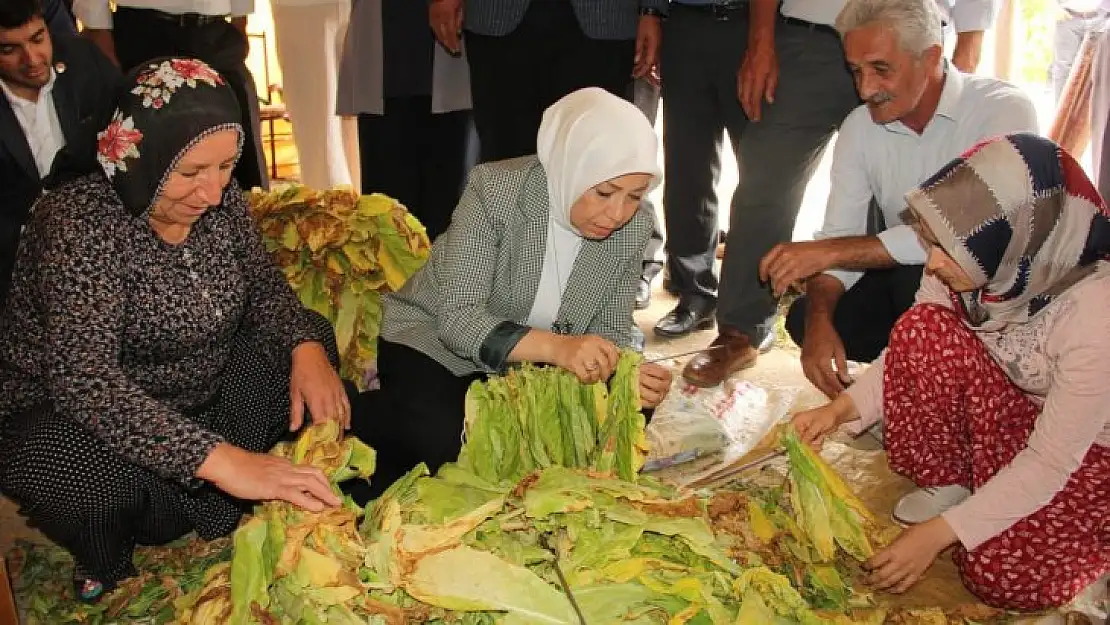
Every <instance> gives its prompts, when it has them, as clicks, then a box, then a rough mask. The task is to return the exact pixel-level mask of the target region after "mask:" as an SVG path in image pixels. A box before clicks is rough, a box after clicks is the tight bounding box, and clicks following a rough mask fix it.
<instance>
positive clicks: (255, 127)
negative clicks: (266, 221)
mask: <svg viewBox="0 0 1110 625" xmlns="http://www.w3.org/2000/svg"><path fill="white" fill-rule="evenodd" d="M162 15H163V14H160V13H159V12H158V11H153V10H150V9H133V8H129V7H120V8H119V9H117V10H116V13H115V18H114V20H115V21H114V25H113V26H112V34H113V38H114V39H115V44H116V56H117V57H118V58H119V62H120V65H122V66H123V71H125V72H126V71H129V70H130V69H131V68H133V67H135V66H137V65H139V64H140V63H142V62H144V61H147V60H150V59H152V58H156V57H163V56H189V57H195V58H198V59H200V60H202V61H204V62H205V63H208V64H209V65H211V66H212V67H213V68H214V69H216V70H217V71H219V72H220V73H221V74H223V76H224V77H225V78H226V79H227V83H228V85H229V86H230V87H231V88H232V89H233V90H234V91H235V97H236V98H238V99H239V107H240V108H241V109H242V124H243V131H244V132H245V133H246V136H245V137H244V138H243V139H244V140H243V155H242V156H241V157H240V158H239V162H238V163H237V164H236V165H235V179H236V180H238V181H239V184H240V185H242V187H243V188H244V189H248V190H249V189H251V188H253V187H262V188H264V189H266V188H269V186H270V178H269V176H268V175H267V173H266V156H265V153H264V152H263V149H262V132H261V126H260V123H259V118H258V115H259V113H258V91H257V90H256V88H255V85H254V77H253V76H251V73H250V70H248V69H247V65H246V58H247V48H248V43H247V40H246V38H245V37H243V34H242V33H241V32H239V30H238V29H237V28H235V27H234V26H232V25H231V24H230V23H228V22H226V21H216V22H212V23H210V24H206V25H204V26H196V27H193V26H180V25H179V24H177V23H174V22H172V21H170V20H167V19H165V18H164V17H163V16H162Z"/></svg>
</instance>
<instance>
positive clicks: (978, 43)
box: [952, 30, 983, 74]
mask: <svg viewBox="0 0 1110 625" xmlns="http://www.w3.org/2000/svg"><path fill="white" fill-rule="evenodd" d="M982 54H983V31H981V30H969V31H965V32H962V33H960V34H958V35H956V47H955V48H954V49H953V50H952V64H953V65H955V66H956V69H958V70H960V71H961V72H963V73H965V74H974V73H975V70H976V68H978V67H979V59H980V57H981V56H982Z"/></svg>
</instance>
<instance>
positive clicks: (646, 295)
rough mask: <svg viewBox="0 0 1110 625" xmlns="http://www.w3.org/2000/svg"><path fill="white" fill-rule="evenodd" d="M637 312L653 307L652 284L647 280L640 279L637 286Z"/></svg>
mask: <svg viewBox="0 0 1110 625" xmlns="http://www.w3.org/2000/svg"><path fill="white" fill-rule="evenodd" d="M635 306H636V310H643V309H645V308H647V307H648V306H651V283H650V282H648V281H647V279H646V278H640V283H639V284H637V285H636V305H635Z"/></svg>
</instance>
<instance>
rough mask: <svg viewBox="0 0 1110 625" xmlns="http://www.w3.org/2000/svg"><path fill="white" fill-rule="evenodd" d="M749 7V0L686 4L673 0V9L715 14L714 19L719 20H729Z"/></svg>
mask: <svg viewBox="0 0 1110 625" xmlns="http://www.w3.org/2000/svg"><path fill="white" fill-rule="evenodd" d="M747 8H748V1H747V0H729V1H728V2H714V3H713V4H684V3H682V2H672V3H671V10H672V11H673V10H675V9H681V10H686V11H694V12H697V13H705V14H709V15H712V16H713V19H715V20H719V21H722V22H724V21H728V20H730V19H732V18H733V17H736V14H737V13H738V12H739V11H746V10H747Z"/></svg>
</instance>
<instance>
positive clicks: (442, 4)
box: [428, 0, 463, 54]
mask: <svg viewBox="0 0 1110 625" xmlns="http://www.w3.org/2000/svg"><path fill="white" fill-rule="evenodd" d="M428 24H429V25H430V26H431V27H432V32H433V33H435V37H436V39H437V40H438V41H439V42H440V43H441V44H443V47H444V48H447V49H448V50H449V51H450V52H451V53H452V54H459V53H460V52H462V27H463V0H432V3H431V4H429V5H428Z"/></svg>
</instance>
